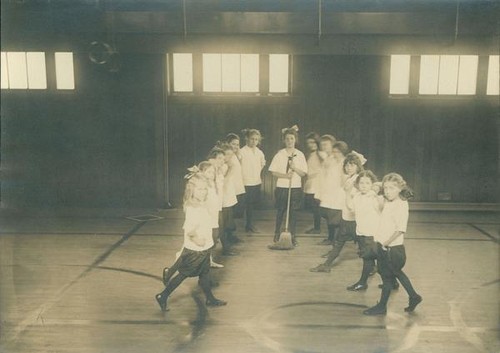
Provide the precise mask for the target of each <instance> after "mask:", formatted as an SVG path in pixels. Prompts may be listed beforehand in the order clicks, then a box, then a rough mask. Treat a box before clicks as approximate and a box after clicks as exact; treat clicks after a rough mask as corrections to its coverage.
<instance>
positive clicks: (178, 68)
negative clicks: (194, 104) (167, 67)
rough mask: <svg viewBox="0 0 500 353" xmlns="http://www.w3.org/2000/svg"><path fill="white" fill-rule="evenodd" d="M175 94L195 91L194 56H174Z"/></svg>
mask: <svg viewBox="0 0 500 353" xmlns="http://www.w3.org/2000/svg"><path fill="white" fill-rule="evenodd" d="M172 58H173V70H174V72H173V76H174V91H175V92H192V91H193V54H173V55H172Z"/></svg>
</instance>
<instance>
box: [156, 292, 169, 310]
mask: <svg viewBox="0 0 500 353" xmlns="http://www.w3.org/2000/svg"><path fill="white" fill-rule="evenodd" d="M155 299H156V301H157V302H158V305H159V306H160V309H161V311H168V308H167V298H166V297H165V298H164V297H163V296H162V295H161V293H159V294H157V295H155Z"/></svg>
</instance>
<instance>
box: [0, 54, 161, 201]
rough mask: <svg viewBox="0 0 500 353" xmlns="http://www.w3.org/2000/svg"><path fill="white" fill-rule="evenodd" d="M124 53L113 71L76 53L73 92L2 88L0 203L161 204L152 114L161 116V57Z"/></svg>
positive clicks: (50, 89)
mask: <svg viewBox="0 0 500 353" xmlns="http://www.w3.org/2000/svg"><path fill="white" fill-rule="evenodd" d="M50 56H51V54H48V55H47V57H48V58H50ZM122 59H123V62H122V65H123V67H122V70H121V71H120V72H119V73H117V74H111V73H109V72H107V71H102V70H99V68H98V67H97V66H95V65H93V64H91V63H90V61H89V60H88V58H87V57H86V54H81V55H80V54H76V56H75V76H76V79H75V81H76V89H75V90H74V91H57V90H55V89H54V88H49V89H48V90H44V91H34V90H22V91H21V90H2V116H1V117H2V203H3V204H4V205H5V206H7V207H63V206H64V207H151V206H155V205H157V204H158V202H159V201H158V194H157V182H158V181H157V178H158V175H157V174H156V169H155V163H156V158H157V153H156V151H155V139H156V137H155V133H156V126H155V124H156V120H155V119H156V118H157V117H159V118H162V117H163V96H162V87H163V84H162V80H161V78H159V77H158V73H160V76H161V72H162V69H163V57H162V56H158V55H156V56H152V55H128V56H125V57H123V58H122ZM48 64H49V66H50V61H49V62H48ZM52 64H53V63H52ZM48 71H49V77H51V75H50V69H49V67H48ZM52 84H53V83H52Z"/></svg>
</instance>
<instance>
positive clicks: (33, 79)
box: [26, 52, 47, 89]
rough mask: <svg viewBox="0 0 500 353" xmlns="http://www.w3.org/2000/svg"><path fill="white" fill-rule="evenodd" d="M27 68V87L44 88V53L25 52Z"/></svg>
mask: <svg viewBox="0 0 500 353" xmlns="http://www.w3.org/2000/svg"><path fill="white" fill-rule="evenodd" d="M26 61H27V69H28V87H29V88H30V89H46V88H47V73H46V68H45V53H43V52H28V53H26Z"/></svg>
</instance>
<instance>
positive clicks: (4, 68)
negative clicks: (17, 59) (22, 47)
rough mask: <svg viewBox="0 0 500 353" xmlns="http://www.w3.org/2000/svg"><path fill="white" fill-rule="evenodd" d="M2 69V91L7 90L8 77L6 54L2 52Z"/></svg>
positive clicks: (0, 63)
mask: <svg viewBox="0 0 500 353" xmlns="http://www.w3.org/2000/svg"><path fill="white" fill-rule="evenodd" d="M0 66H1V68H2V76H1V78H2V89H4V88H9V75H8V72H7V54H6V53H4V52H2V59H1V62H0Z"/></svg>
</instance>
